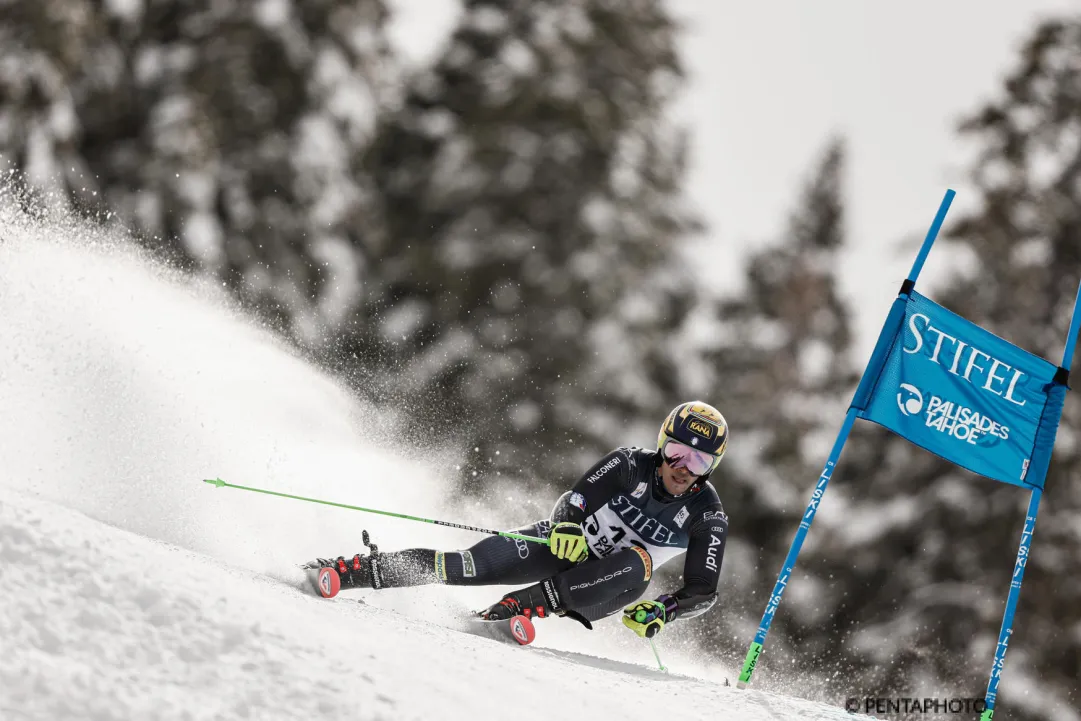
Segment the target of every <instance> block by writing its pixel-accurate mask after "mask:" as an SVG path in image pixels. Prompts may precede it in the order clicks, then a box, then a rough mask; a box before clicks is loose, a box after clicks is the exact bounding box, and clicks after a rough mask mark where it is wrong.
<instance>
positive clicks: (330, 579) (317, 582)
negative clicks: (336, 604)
mask: <svg viewBox="0 0 1081 721" xmlns="http://www.w3.org/2000/svg"><path fill="white" fill-rule="evenodd" d="M302 568H303V569H304V573H305V574H306V575H307V576H308V583H310V584H311V587H312V590H313V591H315V593H316V595H318V596H322V597H323V598H334V597H335V596H337V595H338V591H340V590H341V588H342V582H341V579H340V578H339V577H338V572H337V571H335V570H334V569H333V568H327V567H325V566H324V567H323V568H312V567H310V566H302Z"/></svg>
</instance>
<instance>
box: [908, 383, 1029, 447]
mask: <svg viewBox="0 0 1081 721" xmlns="http://www.w3.org/2000/svg"><path fill="white" fill-rule="evenodd" d="M897 407H898V408H899V409H900V410H901V413H902V414H904V415H906V416H919V415H920V414H921V412H922V413H923V414H924V425H925V426H926V427H927V428H933V429H935V430H936V431H939V432H940V433H945V434H947V435H949V436H952V437H954V438H956V439H957V440H960V441H965V442H967V443H971V444H973V445H975V444H976V443H977V442H978V441H979V439H980V438H982V437H984V436H988V435H990V436H995V437H998V438H1001V439H1002V440H1007V439H1008V438H1009V437H1010V429H1009V428H1007V427H1006V426H1004V425H1002V424H1001V423H999V422H997V421H995V420H994V419H992V418H991V417H990V416H988V415H986V414H983V413H980V412H979V411H974V410H972V409H971V408H969V407H967V406H963V405H960V404H959V403H955V402H953V401H948V400H946V399H944V398H942V397H941V396H937V395H932V396H931V397H930V399H928V400H927V402H926V404H925V403H924V394H923V392H922V391H921V390H920V389H919V388H917V387H916V386H914V385H912V384H911V383H902V384H901V385H900V387H899V390H898V391H897Z"/></svg>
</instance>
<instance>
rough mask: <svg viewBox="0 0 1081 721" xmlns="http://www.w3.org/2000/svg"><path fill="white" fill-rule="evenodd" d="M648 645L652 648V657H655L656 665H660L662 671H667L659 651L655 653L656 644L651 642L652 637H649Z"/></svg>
mask: <svg viewBox="0 0 1081 721" xmlns="http://www.w3.org/2000/svg"><path fill="white" fill-rule="evenodd" d="M649 647H650V648H652V649H653V657H654V658H655V659H657V665H658V666H659V667H660V669H661V670H662V671H664V672H665V673H668V669H667V668H665V665H664V664H663V663H661V655H660V654H659V653H657V646H656V644H654V643H653V639H652V638H651V639H649Z"/></svg>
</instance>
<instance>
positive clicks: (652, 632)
mask: <svg viewBox="0 0 1081 721" xmlns="http://www.w3.org/2000/svg"><path fill="white" fill-rule="evenodd" d="M664 599H665V597H664V596H662V597H661V598H659V599H657V600H656V601H640V602H638V603H636V604H634V605H633V606H628V607H627V608H625V609H623V625H624V626H626V627H627V628H629V629H630V630H632V631H634V632H635V633H637V634H638V635H639V636H641V637H642V638H653V637H654V636H656V635H657V634H658V633H660V632H661V629H663V628H664V624H665V622H666V621H667V620H668V610H667V608H666V607H665V606H666V604H665V602H664Z"/></svg>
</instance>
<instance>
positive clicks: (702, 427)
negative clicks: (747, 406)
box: [657, 401, 728, 483]
mask: <svg viewBox="0 0 1081 721" xmlns="http://www.w3.org/2000/svg"><path fill="white" fill-rule="evenodd" d="M670 440H672V441H676V442H677V443H682V444H683V445H686V446H690V447H691V448H694V449H695V450H697V451H701V452H702V453H707V454H709V455H710V456H713V462H712V463H711V464H710V466H709V467H708V469H707V470H706V471H705V473H702V474H700V475H699V476H698V481H697V482H698V483H702V482H705V481H706V480H707V479H708V478H709V476H710V474H711V473H713V471H715V470H716V469H717V466H718V465H719V464H720V462H721V458H722V457H723V456H724V451H725V448H726V447H727V446H728V423H726V422H725V420H724V416H722V415H721V412H720V411H718V410H717V409H716V408H714V407H713V406H711V405H710V404H708V403H703V402H702V401H691V402H689V403H681V404H679V405H678V406H676V407H675V408H673V409H672V412H671V413H669V414H668V417H667V418H665V419H664V423H662V424H661V430H660V432H659V433H658V434H657V459H658V464H659V463H661V462H663V460H664V458H665V455H664V446H665V444H666V443H668V441H670Z"/></svg>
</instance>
